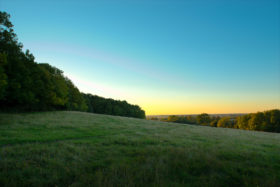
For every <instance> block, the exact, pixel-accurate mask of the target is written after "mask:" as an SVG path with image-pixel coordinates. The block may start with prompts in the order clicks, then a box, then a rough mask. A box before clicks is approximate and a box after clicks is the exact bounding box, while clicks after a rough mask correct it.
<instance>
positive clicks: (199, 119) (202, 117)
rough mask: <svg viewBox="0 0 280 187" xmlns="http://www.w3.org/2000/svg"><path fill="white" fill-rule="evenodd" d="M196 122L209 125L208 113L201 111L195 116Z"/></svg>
mask: <svg viewBox="0 0 280 187" xmlns="http://www.w3.org/2000/svg"><path fill="white" fill-rule="evenodd" d="M196 120H197V123H198V124H200V125H209V124H210V122H211V118H210V116H209V115H208V114H206V113H202V114H200V115H198V116H197V117H196Z"/></svg>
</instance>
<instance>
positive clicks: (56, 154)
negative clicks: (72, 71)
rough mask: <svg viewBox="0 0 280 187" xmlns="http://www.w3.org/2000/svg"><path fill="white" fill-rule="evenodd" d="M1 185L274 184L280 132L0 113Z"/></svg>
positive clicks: (279, 181) (279, 167) (278, 181)
mask: <svg viewBox="0 0 280 187" xmlns="http://www.w3.org/2000/svg"><path fill="white" fill-rule="evenodd" d="M0 147H1V149H0V186H19V185H20V186H24V185H25V186H38V185H40V186H42V185H44V186H46V185H48V186H56V185H57V186H69V185H71V186H88V185H94V186H113V185H114V186H144V185H145V184H148V185H150V186H180V185H182V186H186V185H192V186H252V185H253V186H279V185H280V134H276V133H265V132H253V131H243V130H236V129H223V128H211V127H203V126H194V125H184V124H175V123H163V122H158V121H147V120H140V119H132V118H125V117H113V116H106V115H97V114H89V113H81V112H46V113H32V114H31V113H30V114H0Z"/></svg>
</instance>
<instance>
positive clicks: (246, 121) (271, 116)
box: [160, 109, 280, 132]
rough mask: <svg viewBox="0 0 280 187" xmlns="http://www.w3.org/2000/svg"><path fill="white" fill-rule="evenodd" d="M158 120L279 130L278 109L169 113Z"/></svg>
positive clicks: (279, 112) (271, 130) (268, 130)
mask: <svg viewBox="0 0 280 187" xmlns="http://www.w3.org/2000/svg"><path fill="white" fill-rule="evenodd" d="M160 120H161V121H167V122H175V123H185V124H197V125H208V126H211V127H224V128H237V129H245V130H257V131H267V132H280V110H278V109H274V110H268V111H264V112H257V113H252V114H246V115H241V116H234V115H228V116H225V117H222V118H221V117H219V116H210V115H209V114H206V113H202V114H200V115H197V116H196V117H195V116H186V117H184V116H176V115H171V116H169V117H168V118H167V119H165V120H163V119H160Z"/></svg>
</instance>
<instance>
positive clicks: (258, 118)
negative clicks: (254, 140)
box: [248, 112, 265, 130]
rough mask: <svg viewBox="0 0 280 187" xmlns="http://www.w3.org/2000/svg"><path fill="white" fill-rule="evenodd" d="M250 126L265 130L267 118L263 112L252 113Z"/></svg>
mask: <svg viewBox="0 0 280 187" xmlns="http://www.w3.org/2000/svg"><path fill="white" fill-rule="evenodd" d="M248 127H249V129H250V130H264V129H265V118H264V114H263V113H262V112H258V113H255V114H251V118H250V120H249V121H248Z"/></svg>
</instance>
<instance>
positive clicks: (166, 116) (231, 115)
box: [146, 113, 248, 119]
mask: <svg viewBox="0 0 280 187" xmlns="http://www.w3.org/2000/svg"><path fill="white" fill-rule="evenodd" d="M246 114H248V113H227V114H209V115H210V116H219V117H225V116H229V117H238V116H242V115H246ZM171 115H172V114H170V115H146V116H147V118H153V117H156V118H159V119H161V118H168V116H171ZM198 115H200V114H178V115H177V114H176V115H175V116H198Z"/></svg>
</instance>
